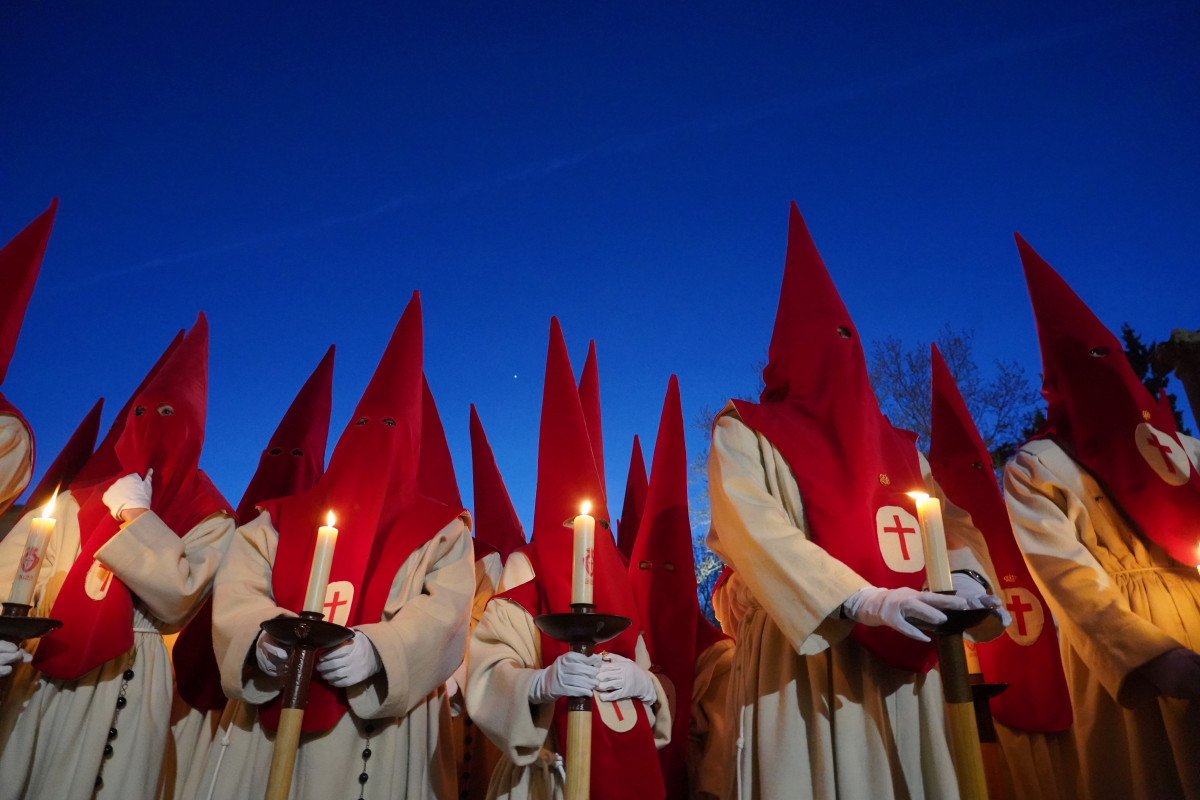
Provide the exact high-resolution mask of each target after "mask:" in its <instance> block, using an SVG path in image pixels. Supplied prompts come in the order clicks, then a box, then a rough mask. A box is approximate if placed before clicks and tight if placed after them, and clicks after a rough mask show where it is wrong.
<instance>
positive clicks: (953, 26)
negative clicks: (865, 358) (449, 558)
mask: <svg viewBox="0 0 1200 800" xmlns="http://www.w3.org/2000/svg"><path fill="white" fill-rule="evenodd" d="M1056 5H1057V4H1048V3H1042V2H1037V3H1035V2H1025V1H1024V0H1021V1H1019V2H1005V3H967V4H964V3H961V2H935V3H920V4H896V3H884V2H878V3H791V2H788V3H784V2H779V3H714V2H689V3H682V2H663V3H625V2H608V3H591V4H583V3H524V2H509V3H500V2H494V0H488V1H487V2H477V3H457V2H448V3H403V4H401V3H387V4H385V3H377V4H370V3H352V4H347V3H336V4H335V3H327V4H315V3H303V2H301V3H286V4H285V3H245V2H238V3H229V2H205V3H195V2H193V3H150V2H128V3H98V2H86V3H85V2H22V3H6V4H4V6H3V9H2V10H0V76H3V77H2V78H0V108H3V109H4V111H5V123H4V135H3V146H0V182H2V183H0V185H2V186H3V189H2V191H0V238H6V237H8V236H11V235H12V234H13V233H15V232H16V231H17V230H18V229H19V228H20V227H21V226H22V225H24V224H25V223H26V222H28V220H30V219H32V218H33V217H34V216H35V215H36V214H37V213H39V212H40V211H41V210H42V209H43V208H44V207H45V206H46V204H47V203H48V202H49V200H50V198H51V197H53V196H58V197H60V198H61V208H60V211H59V215H58V221H57V224H56V227H55V231H54V235H53V238H52V240H51V243H50V247H49V250H48V253H47V256H46V260H45V263H44V266H43V269H42V275H41V279H40V282H39V285H38V287H37V290H36V292H35V294H34V297H33V301H32V304H31V306H30V310H29V315H28V317H27V319H26V323H25V329H24V332H23V334H22V338H21V341H20V343H19V344H18V348H17V352H16V355H15V357H14V360H13V364H12V367H11V369H10V371H9V374H8V378H7V380H6V381H5V384H4V387H3V390H4V392H5V394H6V395H7V396H8V397H9V398H10V399H11V400H13V401H14V402H15V403H17V404H18V406H19V407H21V408H22V409H23V410H24V411H25V412H26V414H27V415H28V417H29V418H30V420H31V422H32V423H33V425H34V427H35V431H36V434H37V437H38V445H39V453H40V455H41V458H40V459H39V469H38V471H37V474H38V475H40V472H41V469H44V468H45V467H46V466H47V465H48V464H49V461H50V459H51V458H52V457H53V456H54V454H55V453H57V451H58V449H59V448H60V447H61V446H62V444H63V442H64V441H65V439H66V437H67V436H68V435H69V434H70V432H71V430H72V429H73V428H74V426H75V424H76V422H77V421H78V419H79V418H80V417H81V416H82V415H83V414H84V412H85V411H86V410H87V408H88V407H89V406H90V405H91V403H92V402H93V401H94V399H95V398H96V397H97V396H100V395H103V396H105V397H107V398H109V407H108V408H107V409H106V411H107V413H106V415H105V420H104V424H105V425H107V424H108V422H109V420H110V419H111V416H112V414H114V413H115V411H116V409H117V408H118V407H119V405H120V404H121V403H122V402H123V401H124V399H125V397H126V396H127V395H128V393H129V392H130V391H131V390H132V388H133V387H134V385H135V384H136V383H137V381H138V380H139V379H140V378H141V376H142V374H143V373H144V372H145V370H146V369H147V368H148V367H149V365H150V364H151V363H152V362H153V360H154V358H155V357H156V356H157V354H158V352H159V351H160V350H161V348H162V347H163V346H164V345H165V343H166V342H167V341H168V339H169V338H170V337H171V336H172V334H173V333H174V332H175V331H176V330H178V329H179V328H182V327H185V326H187V325H190V324H191V322H192V320H193V319H194V317H195V314H196V312H197V311H198V310H204V311H206V312H207V313H208V315H209V320H210V323H211V326H212V351H211V367H210V398H209V430H208V439H207V443H206V446H205V454H204V459H203V464H204V466H205V467H206V468H207V469H208V470H209V472H210V473H211V475H212V476H213V478H214V480H215V481H216V482H217V484H218V486H219V487H220V488H221V489H222V490H223V491H224V492H225V493H226V494H227V495H228V496H229V498H230V499H231V500H232V501H235V502H236V500H237V499H238V498H239V497H240V496H241V494H242V491H243V489H244V488H245V485H246V482H247V481H248V479H249V477H250V474H251V472H252V471H253V469H254V467H255V465H256V463H257V460H258V453H259V451H260V449H261V448H262V446H263V445H264V443H265V441H266V438H267V436H268V435H269V434H270V432H271V431H272V430H273V428H274V426H275V425H276V423H277V422H278V420H279V417H280V415H281V414H282V413H283V411H284V409H285V408H286V407H287V405H288V403H289V402H290V401H291V398H292V396H293V395H294V393H295V391H296V390H297V389H298V388H299V385H300V383H301V382H302V381H303V380H304V378H305V377H306V376H307V374H308V373H309V371H310V370H311V369H312V367H313V366H314V365H315V364H316V362H317V361H318V359H319V358H320V357H321V355H322V353H323V352H324V350H325V348H326V347H327V346H328V345H329V343H331V342H335V343H336V344H337V345H338V360H337V369H336V376H335V408H334V419H333V425H332V430H333V436H334V437H336V436H337V434H338V433H339V432H340V431H341V429H342V427H343V426H344V424H345V422H346V420H347V418H348V416H349V414H350V412H351V410H352V408H353V405H354V403H355V402H356V401H357V399H358V397H359V394H360V393H361V390H362V388H363V386H364V385H365V383H366V381H367V378H368V377H369V375H370V372H371V371H372V370H373V368H374V366H375V364H376V361H377V359H378V357H379V355H380V353H381V352H382V349H383V346H384V344H385V342H386V338H387V336H388V334H389V332H390V331H391V328H392V326H393V325H394V323H395V321H396V319H397V318H398V316H399V314H400V311H401V310H402V308H403V304H404V302H405V301H406V300H407V298H408V296H409V294H410V293H411V291H412V290H413V289H420V290H421V293H422V298H423V301H424V308H425V342H426V370H427V372H428V374H429V378H430V382H431V385H432V387H433V390H434V393H435V394H436V396H437V399H438V402H439V405H440V407H441V411H442V416H443V419H444V421H445V424H446V427H447V429H448V435H449V437H450V440H451V446H452V448H453V450H454V455H455V459H456V461H455V463H456V467H457V472H458V475H459V480H460V484H461V486H462V489H463V493H464V499H466V501H467V502H468V504H469V503H470V496H471V495H470V458H469V444H468V432H467V406H468V403H470V402H474V403H475V404H476V405H477V406H478V408H479V411H480V414H481V416H482V419H483V423H484V426H485V428H486V429H487V431H488V434H489V436H490V438H491V441H492V444H493V447H494V448H495V450H496V455H497V459H498V460H499V462H500V466H501V469H502V471H503V472H504V476H505V479H506V480H507V482H508V485H509V488H510V490H511V492H512V494H513V496H514V501H515V503H516V505H517V508H518V511H519V513H520V514H521V517H522V519H523V520H524V522H525V524H526V527H527V528H528V527H529V526H530V524H531V522H532V508H533V488H534V476H535V471H536V445H537V420H538V412H539V405H540V398H541V385H542V375H543V368H544V358H545V349H546V335H547V330H548V324H549V318H550V316H551V315H552V314H557V315H559V317H560V318H561V320H562V323H563V327H564V329H565V332H566V335H567V337H568V344H569V346H570V348H571V353H572V358H573V360H574V364H575V367H576V370H577V371H578V370H579V369H580V368H581V367H582V363H583V357H584V355H585V354H586V348H587V341H588V339H590V338H594V339H596V340H597V343H598V348H599V355H600V369H601V380H602V398H603V403H604V413H605V418H604V423H605V448H606V457H607V465H608V484H609V493H610V507H611V511H612V513H613V515H614V516H615V515H616V514H618V512H619V510H620V500H621V493H622V490H623V487H624V480H625V469H626V465H627V464H628V458H629V446H630V443H631V440H632V437H633V435H634V434H635V433H640V434H641V435H642V437H643V444H644V446H645V451H646V456H647V458H649V457H650V453H651V452H652V446H653V438H654V432H655V430H656V427H657V424H658V414H659V410H660V408H661V403H662V396H663V392H664V390H665V388H666V382H667V378H668V376H669V375H670V373H672V372H675V373H677V374H678V375H679V378H680V385H681V390H682V394H683V403H684V412H685V415H687V416H688V417H690V416H692V415H693V414H695V413H696V412H697V411H699V410H700V409H701V408H702V407H704V406H706V405H712V406H719V405H720V404H721V403H722V402H723V400H724V398H726V397H727V396H729V395H730V394H731V393H741V392H744V391H747V390H751V389H753V386H754V382H755V375H754V371H753V367H754V364H755V363H756V362H757V361H759V360H760V359H761V358H763V356H764V354H765V351H766V346H767V342H768V340H769V337H770V331H771V324H772V320H773V316H774V310H775V304H776V301H777V297H778V286H779V279H780V275H781V269H782V263H783V251H784V243H785V237H786V224H787V203H788V201H789V200H793V199H794V200H796V201H797V203H798V204H799V205H800V208H801V211H802V212H803V213H804V214H805V216H806V218H807V220H808V223H809V227H810V229H811V230H812V232H813V235H814V237H815V239H816V241H817V245H818V247H819V248H820V249H821V252H822V254H823V255H824V257H825V260H826V263H827V264H828V265H829V268H830V270H831V272H832V273H833V274H834V279H835V280H836V281H837V282H838V284H839V286H840V288H841V291H842V293H843V296H844V298H845V300H846V303H847V305H848V306H849V308H850V310H851V313H853V314H854V316H855V319H856V322H857V323H858V325H859V327H860V330H861V332H862V335H863V338H864V340H866V341H868V342H869V341H870V340H873V339H880V338H882V337H884V336H887V335H889V334H894V335H898V336H901V337H903V338H904V339H905V340H906V341H908V342H910V343H911V344H914V345H915V344H918V343H920V344H923V343H925V342H927V341H928V340H930V339H931V338H933V337H934V336H935V335H936V334H937V332H938V331H939V330H940V329H941V328H942V326H943V325H944V324H945V323H947V322H948V323H950V324H951V325H953V326H955V327H970V328H974V330H975V333H976V349H977V355H978V356H979V358H980V360H981V361H983V362H985V363H987V362H988V361H990V360H991V359H992V358H1006V359H1008V358H1011V359H1016V360H1018V361H1019V362H1020V363H1022V364H1023V365H1025V367H1026V369H1027V371H1028V373H1029V374H1030V376H1031V378H1033V379H1034V380H1036V376H1037V371H1038V356H1037V347H1036V337H1035V333H1034V328H1033V322H1032V315H1031V313H1030V311H1029V305H1028V299H1027V297H1026V295H1025V288H1024V282H1023V280H1022V277H1021V270H1020V262H1019V259H1018V258H1017V254H1016V248H1015V246H1014V245H1013V242H1012V232H1013V231H1014V230H1019V231H1020V232H1021V233H1022V234H1023V235H1024V236H1025V237H1026V238H1027V239H1028V240H1029V241H1030V243H1031V244H1033V246H1034V247H1035V248H1037V249H1038V250H1039V251H1040V252H1041V254H1042V255H1043V256H1044V257H1045V258H1046V259H1047V260H1048V261H1049V262H1050V263H1051V264H1053V265H1054V266H1055V267H1056V268H1058V269H1059V271H1060V272H1062V274H1063V275H1064V277H1066V279H1067V280H1068V281H1069V282H1070V283H1071V284H1072V285H1073V286H1074V287H1075V289H1076V290H1077V291H1078V292H1079V293H1080V295H1081V296H1082V297H1083V298H1084V299H1085V301H1087V302H1088V303H1090V304H1091V306H1092V308H1093V309H1094V310H1095V311H1096V312H1097V313H1098V314H1099V315H1100V317H1101V318H1102V319H1103V320H1104V321H1105V322H1106V323H1107V324H1108V325H1109V326H1110V327H1112V328H1114V329H1115V328H1117V327H1119V325H1120V324H1121V323H1122V322H1125V321H1128V322H1130V323H1132V324H1133V325H1134V327H1135V328H1137V329H1138V330H1140V331H1141V332H1142V333H1143V334H1144V335H1145V336H1146V338H1148V339H1163V338H1166V336H1167V335H1168V334H1169V331H1170V329H1171V328H1173V327H1193V328H1194V327H1197V326H1198V325H1200V322H1198V320H1197V309H1198V303H1197V298H1198V297H1200V269H1197V264H1196V253H1197V252H1200V225H1198V224H1197V223H1198V222H1200V191H1198V189H1197V187H1200V157H1198V156H1197V145H1196V143H1197V141H1200V136H1198V134H1200V124H1198V122H1200V103H1197V99H1198V90H1200V48H1198V47H1197V46H1196V42H1197V41H1200V7H1198V6H1196V4H1194V3H1175V2H1165V3H1120V2H1104V1H1103V0H1101V1H1100V2H1093V3H1090V4H1086V5H1082V4H1070V5H1072V6H1074V8H1073V9H1069V8H1065V7H1064V8H1056V7H1055V6H1056ZM1062 5H1064V6H1066V5H1068V4H1062ZM700 440H701V434H699V433H696V434H694V435H693V438H692V441H691V446H692V448H693V449H694V448H696V447H698V446H700V444H701V441H700Z"/></svg>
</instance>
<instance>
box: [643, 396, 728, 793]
mask: <svg viewBox="0 0 1200 800" xmlns="http://www.w3.org/2000/svg"><path fill="white" fill-rule="evenodd" d="M639 456H640V454H639ZM629 582H630V584H632V586H633V596H634V598H636V600H637V606H638V608H639V609H641V610H642V620H643V622H644V624H645V625H646V628H645V631H644V635H645V637H646V646H647V647H648V648H649V650H650V658H651V661H652V662H653V663H652V666H651V671H653V672H656V673H660V674H664V675H666V676H667V677H668V678H669V679H670V680H671V683H673V684H674V686H675V703H674V710H673V712H674V713H673V716H672V717H671V742H670V743H669V744H668V745H667V746H666V747H664V748H662V749H661V750H659V751H658V757H659V762H660V763H661V765H662V773H663V782H664V783H665V784H666V790H667V797H668V798H671V800H684V799H685V798H688V797H690V796H691V793H690V792H689V791H688V775H687V749H688V726H689V725H690V723H691V709H692V685H693V682H694V681H695V676H696V659H697V658H698V657H699V656H700V654H701V653H703V652H704V651H705V650H707V649H708V648H710V647H712V646H713V645H714V644H716V643H717V642H718V641H720V640H721V639H723V638H725V637H724V635H723V634H721V633H720V632H718V631H717V629H716V628H714V627H713V626H712V625H710V624H709V623H708V620H706V619H704V617H703V616H701V614H700V601H699V600H698V598H697V597H696V565H695V562H694V561H693V559H692V528H691V521H690V519H689V515H688V498H687V452H686V450H685V448H684V438H683V411H682V409H681V407H680V403H679V382H678V381H677V380H676V378H675V376H674V375H672V376H671V381H670V383H669V384H668V385H667V397H666V400H665V401H664V402H663V410H662V418H661V421H660V422H659V425H658V438H657V439H655V441H654V462H653V466H652V467H651V470H650V484H649V489H648V491H647V494H646V507H645V514H644V516H642V522H641V526H640V528H639V529H638V533H637V540H636V542H635V543H634V545H633V554H632V557H631V558H630V561H629Z"/></svg>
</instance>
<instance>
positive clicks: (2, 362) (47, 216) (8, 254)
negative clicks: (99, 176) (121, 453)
mask: <svg viewBox="0 0 1200 800" xmlns="http://www.w3.org/2000/svg"><path fill="white" fill-rule="evenodd" d="M57 210H58V200H57V198H56V199H54V200H52V201H51V202H50V207H49V208H47V209H46V210H45V211H43V212H42V213H41V215H40V216H38V218H37V219H35V220H34V221H33V222H31V223H29V224H28V225H26V226H25V229H24V230H22V231H21V232H20V233H18V234H17V235H16V236H14V237H13V238H12V241H10V242H9V243H8V244H6V245H4V247H3V249H0V287H3V289H0V385H3V384H4V376H5V375H6V374H7V373H8V365H9V362H10V361H12V355H13V350H14V349H16V346H17V337H18V336H19V335H20V333H21V323H22V322H24V320H25V309H26V308H28V307H29V298H30V297H31V296H32V295H33V286H34V284H35V283H37V277H38V272H40V271H41V268H42V256H44V255H45V254H46V244H47V243H48V242H49V241H50V229H51V227H53V225H54V214H55V212H56V211H57ZM0 414H8V415H10V416H14V417H17V418H18V419H20V420H21V422H22V424H24V425H25V429H26V430H27V431H29V446H30V452H29V468H30V470H31V471H32V469H33V429H32V428H30V427H29V423H28V422H27V421H26V420H25V417H24V416H22V415H21V412H20V411H18V410H17V408H16V406H14V405H13V404H12V403H10V402H8V400H6V399H5V398H4V394H3V392H0ZM18 494H19V493H18ZM6 508H8V504H7V503H5V504H3V505H0V513H3V512H4V510H5V509H6Z"/></svg>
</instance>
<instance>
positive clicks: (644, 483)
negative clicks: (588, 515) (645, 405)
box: [617, 434, 649, 558]
mask: <svg viewBox="0 0 1200 800" xmlns="http://www.w3.org/2000/svg"><path fill="white" fill-rule="evenodd" d="M648 488H649V480H648V479H647V478H646V459H645V457H644V456H643V455H642V443H641V441H640V440H639V439H638V437H637V434H634V436H633V452H632V453H630V454H629V475H628V477H626V478H625V502H624V503H623V504H622V506H621V518H620V519H619V520H617V549H618V550H620V551H621V553H622V554H623V555H624V556H625V558H629V557H630V556H631V555H632V553H633V543H634V541H636V540H637V534H638V527H639V526H640V525H641V524H642V511H643V509H644V508H645V507H646V492H647V490H648Z"/></svg>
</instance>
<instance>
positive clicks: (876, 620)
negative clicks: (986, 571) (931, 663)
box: [842, 578, 974, 642]
mask: <svg viewBox="0 0 1200 800" xmlns="http://www.w3.org/2000/svg"><path fill="white" fill-rule="evenodd" d="M968 580H971V579H970V578H968ZM972 583H974V581H972ZM966 608H967V601H966V600H965V599H963V598H961V597H959V596H958V595H953V594H937V593H936V592H918V591H917V590H916V589H910V588H908V587H907V586H902V587H900V588H899V589H884V588H882V587H880V586H864V587H863V588H861V589H859V590H858V591H857V592H855V593H854V594H852V595H850V599H849V600H847V601H846V602H844V603H842V610H843V611H844V612H845V614H846V616H847V617H849V618H850V619H852V620H854V621H855V622H859V623H862V624H863V625H867V626H868V627H876V626H878V625H886V626H887V627H889V628H892V629H893V630H896V631H899V632H900V633H902V634H904V635H905V636H907V637H908V638H910V639H916V640H917V641H918V642H928V641H929V637H928V636H926V635H925V634H924V633H922V632H921V631H920V630H918V629H917V628H915V627H913V625H911V624H910V623H909V622H908V621H907V620H905V619H904V618H905V617H916V618H917V619H919V620H924V621H925V622H928V623H930V624H931V625H940V624H941V623H943V622H945V621H946V615H945V614H943V613H942V612H941V610H939V609H943V610H947V611H948V610H951V609H956V610H959V611H963V610H966Z"/></svg>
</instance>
